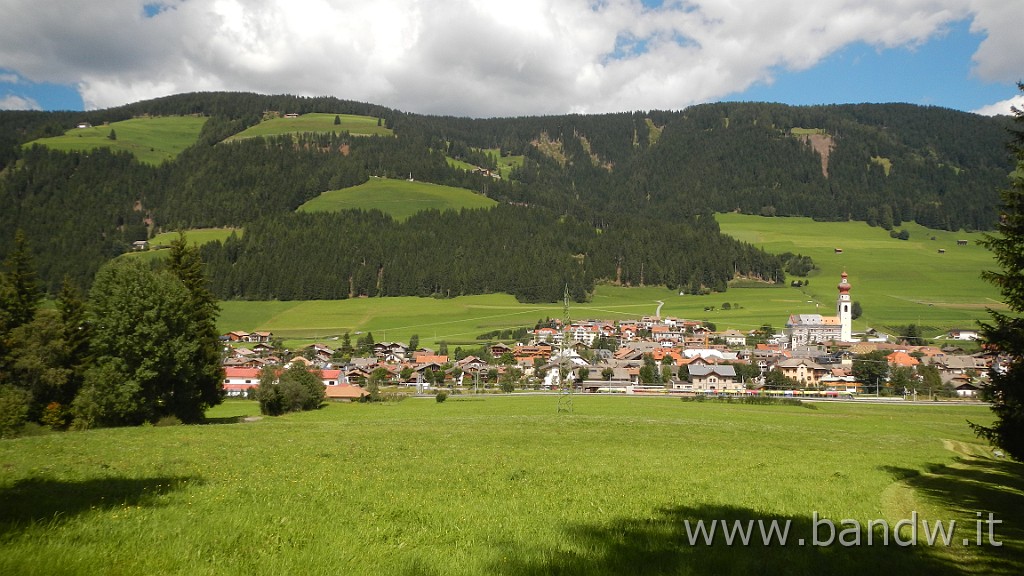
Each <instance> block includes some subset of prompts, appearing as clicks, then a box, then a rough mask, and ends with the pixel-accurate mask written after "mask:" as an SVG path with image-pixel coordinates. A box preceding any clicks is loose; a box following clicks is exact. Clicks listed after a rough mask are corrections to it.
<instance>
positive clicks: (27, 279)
mask: <svg viewBox="0 0 1024 576" xmlns="http://www.w3.org/2000/svg"><path fill="white" fill-rule="evenodd" d="M4 264H5V266H6V268H7V273H6V277H7V283H8V286H9V290H10V294H9V297H8V300H7V301H6V302H0V304H4V305H5V308H6V309H7V310H6V311H7V315H8V320H7V321H8V326H9V328H17V327H18V326H21V325H22V324H28V323H29V322H31V321H32V317H33V316H35V314H36V309H37V308H39V302H40V301H41V300H42V299H43V292H42V289H41V288H40V286H39V278H38V276H37V274H36V269H35V263H34V258H33V256H32V251H31V249H29V246H28V240H27V239H26V238H25V233H24V232H22V231H21V230H17V231H15V233H14V249H13V250H12V251H11V253H10V254H9V255H8V256H7V259H6V261H5V262H4Z"/></svg>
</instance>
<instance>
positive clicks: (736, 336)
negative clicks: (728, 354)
mask: <svg viewBox="0 0 1024 576" xmlns="http://www.w3.org/2000/svg"><path fill="white" fill-rule="evenodd" d="M718 337H719V338H721V339H722V341H723V342H725V343H726V345H728V346H737V347H742V346H746V345H747V335H746V334H744V333H743V332H740V331H739V330H726V331H725V332H721V333H719V334H718Z"/></svg>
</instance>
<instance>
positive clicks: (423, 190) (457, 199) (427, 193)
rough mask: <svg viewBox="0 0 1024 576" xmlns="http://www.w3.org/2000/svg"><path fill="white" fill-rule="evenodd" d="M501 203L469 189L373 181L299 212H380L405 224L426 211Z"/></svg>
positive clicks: (321, 198)
mask: <svg viewBox="0 0 1024 576" xmlns="http://www.w3.org/2000/svg"><path fill="white" fill-rule="evenodd" d="M497 204H498V203H497V202H495V201H494V200H491V199H490V198H488V197H486V196H483V195H481V194H477V193H475V192H473V191H471V190H466V189H465V188H453V187H451V186H441V185H438V184H430V183H428V182H410V181H408V180H394V179H389V178H370V179H369V180H367V181H366V182H365V183H363V184H360V185H359V186H352V187H351V188H344V189H342V190H331V191H328V192H324V193H323V194H321V195H319V196H317V197H316V198H314V199H312V200H310V201H309V202H306V203H305V204H303V205H302V206H299V209H298V210H299V212H336V211H339V210H353V209H359V210H374V209H376V210H380V211H381V212H384V213H385V214H390V215H391V216H392V217H393V218H394V219H395V220H400V221H401V220H405V219H407V218H409V217H410V216H412V215H413V214H415V213H417V212H421V211H423V210H431V209H433V210H440V211H445V210H460V209H462V208H491V207H493V206H495V205H497Z"/></svg>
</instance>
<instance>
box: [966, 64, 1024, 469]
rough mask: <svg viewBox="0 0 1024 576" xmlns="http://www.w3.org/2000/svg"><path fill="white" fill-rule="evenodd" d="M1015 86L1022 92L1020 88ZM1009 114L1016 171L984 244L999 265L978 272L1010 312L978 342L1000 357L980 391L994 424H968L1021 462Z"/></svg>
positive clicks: (1019, 205)
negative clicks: (1013, 160) (1012, 156)
mask: <svg viewBox="0 0 1024 576" xmlns="http://www.w3.org/2000/svg"><path fill="white" fill-rule="evenodd" d="M1018 87H1019V88H1020V89H1021V90H1022V91H1024V84H1018ZM1013 113H1014V116H1015V118H1014V120H1015V126H1014V129H1013V142H1012V149H1013V152H1014V155H1015V159H1016V163H1017V169H1016V171H1014V172H1013V173H1012V174H1011V180H1010V186H1009V187H1008V188H1006V189H1004V190H1003V191H1002V192H1001V194H1000V195H1001V197H1002V202H1003V206H1002V211H1001V218H1000V220H999V224H998V226H997V227H996V231H997V232H998V235H991V236H987V237H986V238H985V239H984V241H983V242H982V244H983V245H984V246H985V247H986V248H988V249H989V250H991V251H992V253H993V255H995V259H996V262H998V263H999V267H1000V270H986V271H984V272H982V277H983V278H984V279H986V280H988V281H989V282H991V283H992V284H994V285H995V286H996V287H998V288H999V291H1000V292H1001V293H1002V295H1003V301H1004V302H1005V303H1006V305H1007V307H1009V309H1010V311H1009V312H1007V313H1004V312H999V311H996V310H989V314H990V315H991V316H992V319H991V321H990V322H985V323H982V325H981V332H982V338H983V339H984V341H985V343H986V344H987V345H988V346H989V347H990V348H991V349H993V350H995V351H997V352H998V353H999V356H1000V359H1001V362H997V363H995V364H994V365H993V367H992V369H991V370H990V371H989V378H990V379H991V383H990V384H989V385H988V386H985V387H984V388H983V389H982V390H983V391H982V395H983V397H984V398H985V399H986V400H988V401H989V402H991V403H992V411H993V412H994V413H995V415H996V421H995V423H994V424H992V425H991V426H983V425H980V424H975V423H971V428H973V429H974V432H975V433H976V434H978V436H980V437H982V438H984V439H986V440H988V441H989V442H991V443H992V444H993V445H995V446H998V447H999V448H1002V449H1003V450H1004V451H1005V452H1006V453H1007V454H1009V455H1010V456H1011V457H1012V458H1014V459H1015V460H1018V461H1024V316H1022V315H1024V110H1021V109H1018V108H1016V107H1015V108H1014V109H1013Z"/></svg>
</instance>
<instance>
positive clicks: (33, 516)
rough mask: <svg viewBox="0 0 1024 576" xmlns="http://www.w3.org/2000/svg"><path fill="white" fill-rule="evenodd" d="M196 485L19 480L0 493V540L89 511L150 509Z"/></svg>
mask: <svg viewBox="0 0 1024 576" xmlns="http://www.w3.org/2000/svg"><path fill="white" fill-rule="evenodd" d="M199 482H201V481H200V480H198V479H195V478H189V477H185V476H167V477H155V478H116V477H114V478H93V479H89V480H81V481H62V480H52V479H48V478H27V479H24V480H19V481H18V482H16V483H14V485H12V486H10V487H8V488H3V489H0V536H6V535H8V534H11V533H14V532H18V531H21V530H23V529H25V528H26V527H28V526H30V525H33V524H38V523H44V524H52V523H59V522H65V521H67V520H68V519H70V518H72V517H74V516H77V515H79V514H83V513H85V512H89V511H90V510H109V509H114V508H119V507H122V506H153V505H156V500H157V499H158V498H159V497H160V496H162V495H164V494H167V493H170V492H173V491H176V490H181V489H183V488H185V487H186V486H188V485H189V484H197V483H199Z"/></svg>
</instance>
